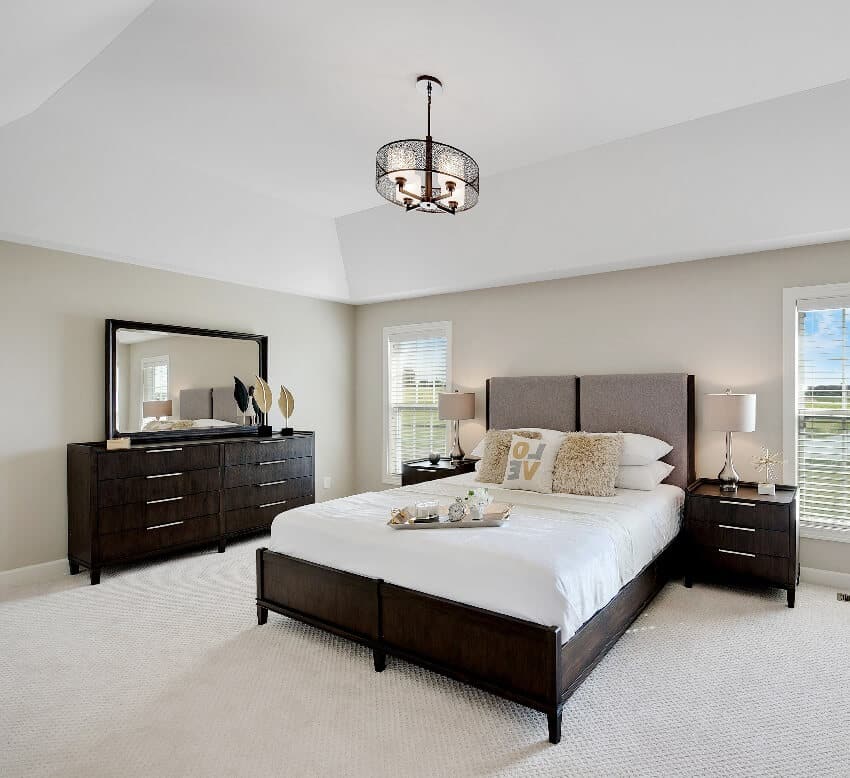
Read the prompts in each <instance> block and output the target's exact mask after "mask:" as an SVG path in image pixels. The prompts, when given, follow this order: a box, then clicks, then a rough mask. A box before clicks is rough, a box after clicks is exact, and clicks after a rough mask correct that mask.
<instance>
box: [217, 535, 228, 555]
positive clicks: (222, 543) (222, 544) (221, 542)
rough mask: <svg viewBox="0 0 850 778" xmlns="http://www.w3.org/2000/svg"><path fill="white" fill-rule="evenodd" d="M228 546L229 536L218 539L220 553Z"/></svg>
mask: <svg viewBox="0 0 850 778" xmlns="http://www.w3.org/2000/svg"><path fill="white" fill-rule="evenodd" d="M226 548H227V538H222V539H221V540H219V541H218V553H219V554H223V553H224V550H225V549H226Z"/></svg>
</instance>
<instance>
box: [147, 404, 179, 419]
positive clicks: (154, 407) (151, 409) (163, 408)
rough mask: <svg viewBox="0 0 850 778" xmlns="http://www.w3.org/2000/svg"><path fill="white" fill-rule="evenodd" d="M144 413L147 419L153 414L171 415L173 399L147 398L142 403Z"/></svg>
mask: <svg viewBox="0 0 850 778" xmlns="http://www.w3.org/2000/svg"><path fill="white" fill-rule="evenodd" d="M142 413H143V414H144V417H145V418H146V419H147V418H149V417H151V416H157V417H159V416H171V413H172V411H171V400H147V401H145V402H143V403H142Z"/></svg>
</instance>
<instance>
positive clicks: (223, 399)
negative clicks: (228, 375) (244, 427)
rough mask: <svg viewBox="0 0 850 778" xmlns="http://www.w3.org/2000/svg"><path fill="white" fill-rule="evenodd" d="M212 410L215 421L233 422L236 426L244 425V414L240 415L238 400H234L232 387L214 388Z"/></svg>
mask: <svg viewBox="0 0 850 778" xmlns="http://www.w3.org/2000/svg"><path fill="white" fill-rule="evenodd" d="M212 409H213V415H212V418H213V419H218V420H219V421H232V422H235V423H236V424H242V414H241V413H239V407H238V406H237V405H236V400H235V399H233V387H232V386H214V387H213V389H212Z"/></svg>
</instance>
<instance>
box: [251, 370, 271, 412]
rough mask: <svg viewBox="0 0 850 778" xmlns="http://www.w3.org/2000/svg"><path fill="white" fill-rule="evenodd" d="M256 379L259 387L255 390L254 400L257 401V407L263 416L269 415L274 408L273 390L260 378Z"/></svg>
mask: <svg viewBox="0 0 850 778" xmlns="http://www.w3.org/2000/svg"><path fill="white" fill-rule="evenodd" d="M256 379H257V387H256V389H254V399H255V400H256V401H257V406H258V407H259V409H260V410H261V411H262V412H263V414H264V415H268V412H269V411H270V410H271V407H272V390H271V387H270V386H269V385H268V384H267V383H266V382H265V381H263V379H262V378H260V376H256Z"/></svg>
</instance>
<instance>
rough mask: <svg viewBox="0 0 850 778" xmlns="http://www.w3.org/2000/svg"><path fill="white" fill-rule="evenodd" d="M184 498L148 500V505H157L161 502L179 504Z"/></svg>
mask: <svg viewBox="0 0 850 778" xmlns="http://www.w3.org/2000/svg"><path fill="white" fill-rule="evenodd" d="M182 499H183V498H182V497H166V498H165V499H164V500H148V501H147V502H146V503H145V504H146V505H156V504H158V503H161V502H177V501H178V500H182Z"/></svg>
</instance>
